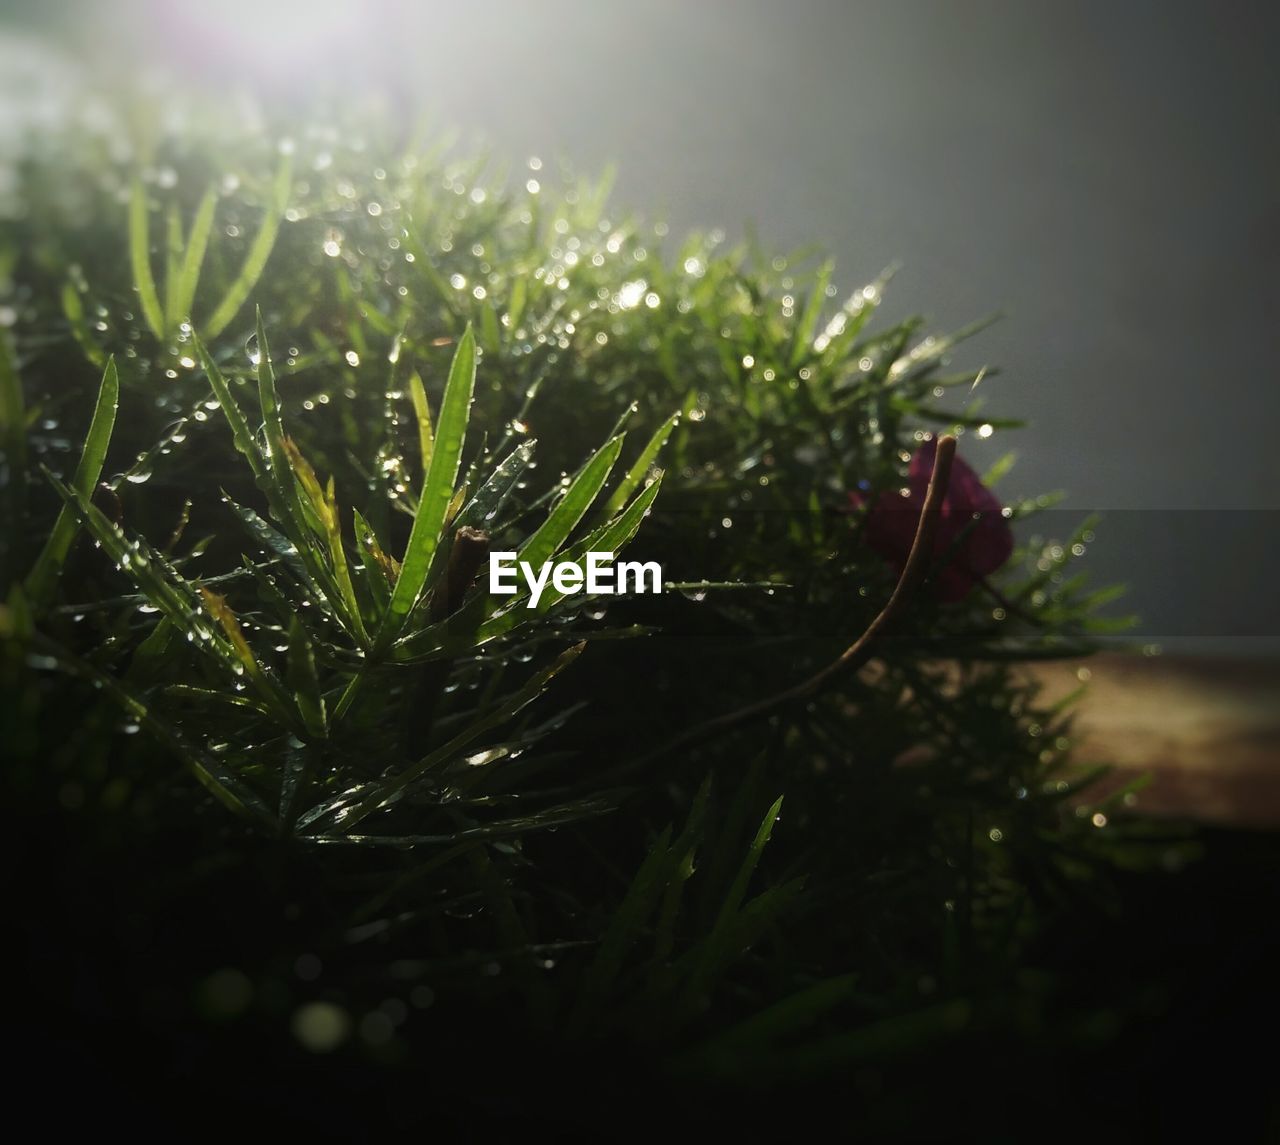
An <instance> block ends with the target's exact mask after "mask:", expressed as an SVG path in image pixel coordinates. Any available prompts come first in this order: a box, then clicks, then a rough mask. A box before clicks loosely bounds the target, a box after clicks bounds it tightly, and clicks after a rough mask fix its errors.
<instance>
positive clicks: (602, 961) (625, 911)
mask: <svg viewBox="0 0 1280 1145" xmlns="http://www.w3.org/2000/svg"><path fill="white" fill-rule="evenodd" d="M678 860H679V854H678V850H677V849H675V848H673V847H672V846H671V828H670V827H669V826H668V827H665V828H663V831H662V833H661V834H660V835H659V836H658V838H657V839H656V840H655V842H654V844H653V847H652V848H651V849H650V851H649V854H648V855H646V856H645V859H644V862H642V863H641V864H640V869H639V870H638V871H637V872H636V875H635V878H633V879H632V880H631V885H630V886H629V887H628V888H627V892H626V894H625V895H624V896H623V899H622V902H621V903H620V904H619V906H618V908H617V909H616V910H615V911H614V913H613V917H612V919H610V921H609V926H608V928H607V929H606V930H605V932H604V936H603V937H602V938H601V940H600V946H599V947H598V949H597V950H596V956H595V958H594V959H592V961H591V964H590V965H589V966H588V967H587V969H586V972H585V974H584V975H583V980H582V992H581V993H580V994H579V996H578V1002H577V1005H576V1006H575V1007H574V1013H573V1016H572V1018H571V1019H570V1023H569V1025H570V1029H571V1030H573V1031H574V1032H581V1030H582V1029H583V1028H584V1027H585V1025H586V1024H587V1022H588V1020H589V1019H590V1016H591V1014H592V1012H593V1011H595V1010H597V1009H599V1008H600V1006H601V1001H602V999H604V997H605V996H606V995H607V994H608V992H609V989H610V988H611V987H612V985H613V983H614V982H615V981H616V980H617V977H618V975H619V974H620V973H621V971H622V966H623V962H624V960H625V959H626V956H627V952H628V951H629V950H630V949H631V948H632V947H633V946H634V945H635V943H636V942H637V940H638V939H639V938H640V935H641V933H642V931H643V928H644V927H645V925H646V924H647V923H648V921H649V919H650V917H651V916H652V914H653V912H654V910H655V908H656V907H657V905H658V901H659V899H660V898H661V897H662V895H663V892H664V891H665V890H666V888H667V886H668V884H669V883H670V881H671V877H672V875H673V873H674V869H675V866H676V863H677V862H678Z"/></svg>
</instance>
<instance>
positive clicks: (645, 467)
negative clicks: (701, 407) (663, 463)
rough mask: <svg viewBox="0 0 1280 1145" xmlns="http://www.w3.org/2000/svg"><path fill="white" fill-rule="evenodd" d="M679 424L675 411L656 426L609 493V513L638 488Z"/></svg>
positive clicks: (623, 502)
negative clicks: (624, 473) (622, 476)
mask: <svg viewBox="0 0 1280 1145" xmlns="http://www.w3.org/2000/svg"><path fill="white" fill-rule="evenodd" d="M679 424H680V413H679V411H677V412H676V413H673V414H672V415H671V416H670V417H669V418H667V420H666V421H664V422H663V423H662V424H661V425H660V426H658V428H657V430H656V431H655V432H654V435H653V436H652V437H651V438H649V441H648V443H647V444H646V445H645V447H644V449H642V450H641V451H640V456H639V457H637V458H636V460H635V464H634V465H632V466H631V468H630V469H628V470H627V475H626V476H625V477H624V478H623V479H622V481H621V482H620V483H619V485H618V487H617V488H616V489H615V490H614V491H613V493H612V494H610V496H609V500H608V501H606V502H605V509H606V510H607V511H608V512H609V513H610V514H612V513H616V512H618V510H619V509H621V508H622V506H623V505H625V504H626V503H627V498H628V497H630V496H631V494H632V493H634V492H635V491H636V490H637V489H639V488H640V483H641V482H642V481H643V480H644V479H645V477H646V476H647V475H648V473H649V470H650V468H651V467H652V466H653V463H654V462H655V461H656V460H657V459H658V454H659V453H661V452H662V447H663V446H664V445H666V444H667V440H668V439H669V438H670V437H671V433H672V431H673V430H674V429H675V428H676V426H677V425H679Z"/></svg>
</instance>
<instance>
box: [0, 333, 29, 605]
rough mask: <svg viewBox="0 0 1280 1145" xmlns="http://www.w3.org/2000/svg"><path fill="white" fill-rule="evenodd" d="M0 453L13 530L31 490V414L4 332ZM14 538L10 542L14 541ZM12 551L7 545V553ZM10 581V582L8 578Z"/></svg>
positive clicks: (0, 364) (0, 345)
mask: <svg viewBox="0 0 1280 1145" xmlns="http://www.w3.org/2000/svg"><path fill="white" fill-rule="evenodd" d="M0 449H3V451H4V459H5V465H6V466H7V468H8V479H7V482H6V485H7V488H6V491H5V495H6V497H7V498H8V501H9V513H10V516H9V520H10V522H11V525H10V526H9V528H10V529H12V528H16V526H17V524H18V522H20V521H21V520H22V516H23V507H24V503H25V501H26V487H27V410H26V402H25V400H24V399H23V396H22V381H21V379H20V378H19V377H18V367H17V364H16V363H15V362H14V359H13V346H12V344H11V342H10V339H9V335H8V332H7V331H5V330H3V329H0ZM13 539H15V538H13V537H12V535H11V536H10V541H12V540H13ZM7 551H8V549H7V545H6V552H7ZM5 579H6V581H7V580H8V578H7V577H6V578H5Z"/></svg>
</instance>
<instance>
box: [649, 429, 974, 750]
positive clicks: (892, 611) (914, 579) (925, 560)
mask: <svg viewBox="0 0 1280 1145" xmlns="http://www.w3.org/2000/svg"><path fill="white" fill-rule="evenodd" d="M955 452H956V439H955V438H954V437H952V436H951V435H950V434H946V435H944V436H942V437H939V438H938V449H937V453H936V454H935V456H934V460H933V473H932V474H931V475H930V477H929V488H928V491H927V492H926V493H925V498H924V507H923V508H922V509H921V511H920V520H919V522H918V523H917V524H916V535H915V539H914V540H913V541H912V542H911V551H910V553H908V555H907V560H906V563H905V564H904V565H903V566H902V572H901V574H899V576H898V583H897V584H896V585H895V586H894V589H893V592H892V594H891V595H890V597H889V599H888V600H887V601H886V602H885V606H884V607H883V608H882V609H881V610H880V612H879V613H878V614H877V616H876V618H875V619H874V620H873V621H872V622H871V623H870V624H868V625H867V627H866V629H865V631H864V632H863V633H862V635H861V636H859V637H858V639H857V640H855V641H854V642H853V643H852V644H850V645H849V647H848V648H846V649H845V650H844V651H843V652H842V653H840V655H839V656H837V657H836V658H835V659H834V660H833V661H832V662H831V663H830V664H828V665H826V666H825V667H824V668H821V669H819V670H818V671H817V672H815V673H814V674H813V675H812V676H810V677H808V679H805V680H802V681H801V682H800V683H798V684H794V685H793V686H791V687H790V688H786V689H784V690H783V691H781V692H777V693H775V694H774V695H772V696H766V697H765V698H764V699H763V700H757V701H756V702H755V703H751V704H748V705H746V706H745V707H742V708H738V709H736V710H735V711H732V712H726V713H725V714H724V715H722V716H716V717H715V718H714V719H711V720H707V721H705V722H704V723H701V724H696V725H694V726H693V727H692V728H689V729H688V730H687V731H684V732H682V733H681V734H680V735H678V736H676V737H675V738H674V739H673V740H670V741H669V742H668V743H667V744H665V745H664V746H663V747H662V748H661V749H660V751H659V752H655V753H653V755H657V754H666V753H667V752H669V751H673V750H675V749H676V748H680V747H685V746H687V745H688V744H690V743H693V742H695V741H697V740H700V739H702V738H703V737H705V736H707V735H710V734H711V733H713V732H718V731H723V730H724V729H725V728H730V727H733V726H734V725H735V724H740V723H743V722H745V721H747V720H751V719H755V718H756V717H758V716H763V715H767V714H768V713H770V712H772V711H773V710H774V709H775V708H778V707H781V706H782V705H783V704H788V703H791V702H792V701H794V700H802V699H805V698H807V697H808V696H811V695H812V694H813V693H814V692H816V691H817V690H818V689H819V688H821V687H822V686H823V685H824V684H826V683H827V682H828V681H829V680H831V679H832V678H833V677H835V676H837V675H839V674H840V673H842V672H850V671H854V670H855V669H857V668H860V667H862V665H863V664H865V663H866V662H867V661H868V660H869V659H871V656H872V654H873V651H874V644H875V641H876V638H877V637H878V636H879V635H880V634H881V633H882V632H883V631H884V630H885V629H886V628H887V627H888V626H889V625H890V624H892V623H893V622H894V620H896V619H897V617H898V615H899V614H900V613H901V612H902V611H903V609H904V608H905V607H906V605H907V602H908V601H909V600H910V599H911V597H912V595H913V594H914V593H915V590H916V588H917V587H919V584H920V581H921V580H922V579H923V578H924V574H925V572H926V570H927V569H928V567H929V559H930V557H931V556H932V555H933V545H934V539H935V538H936V537H937V535H938V524H939V522H940V521H941V519H942V503H943V501H944V499H945V498H946V495H947V487H948V485H949V484H950V481H951V461H952V459H953V458H954V457H955ZM646 758H651V757H646Z"/></svg>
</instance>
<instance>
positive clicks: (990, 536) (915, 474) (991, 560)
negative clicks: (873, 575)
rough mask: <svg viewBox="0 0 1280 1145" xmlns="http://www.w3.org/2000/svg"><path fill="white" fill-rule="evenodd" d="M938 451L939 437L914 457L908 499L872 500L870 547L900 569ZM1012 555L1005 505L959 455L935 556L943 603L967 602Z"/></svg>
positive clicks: (936, 586)
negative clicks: (972, 593) (980, 584)
mask: <svg viewBox="0 0 1280 1145" xmlns="http://www.w3.org/2000/svg"><path fill="white" fill-rule="evenodd" d="M937 453H938V442H937V439H936V438H932V437H931V438H930V439H929V440H928V441H925V442H923V443H922V444H921V445H920V447H919V448H918V449H917V450H916V451H915V453H914V454H913V455H912V457H911V464H910V466H909V468H908V470H907V488H908V491H909V492H908V495H907V496H905V497H903V496H899V495H895V494H887V493H882V494H880V495H878V496H876V497H875V498H874V499H872V500H871V501H870V504H871V508H870V510H869V511H868V514H867V525H866V529H867V531H866V538H867V544H868V545H869V546H870V547H871V548H872V549H874V550H875V551H876V552H877V553H879V554H880V555H881V556H882V557H884V558H885V559H886V560H887V561H889V562H890V563H891V564H892V565H894V566H895V567H896V568H897V569H898V570H899V571H901V570H902V568H903V566H904V565H905V564H906V562H907V556H908V555H909V554H910V552H911V545H912V543H913V541H914V540H915V535H916V528H917V526H918V524H919V520H920V513H921V511H922V510H923V508H924V501H925V494H926V492H927V491H928V488H929V478H930V477H931V476H932V474H933V466H934V461H935V458H936V457H937ZM849 501H850V504H851V505H852V506H853V507H855V508H859V507H861V506H863V505H865V504H866V503H867V501H868V498H866V497H864V496H863V495H862V494H861V493H856V492H854V493H850V494H849ZM1012 554H1013V531H1012V530H1011V529H1010V528H1009V523H1008V521H1007V520H1005V518H1004V514H1003V510H1002V507H1001V505H1000V501H999V500H998V499H997V498H996V496H995V494H994V493H992V492H991V490H990V489H988V488H987V487H986V486H985V485H983V484H982V479H981V478H980V477H979V476H978V474H977V473H975V472H974V470H973V468H972V467H971V466H970V465H969V464H968V463H967V462H965V461H964V460H962V459H961V458H959V457H956V458H955V459H954V460H953V461H952V465H951V480H950V483H949V484H948V487H947V494H946V497H945V498H944V499H943V502H942V511H941V519H940V520H939V522H938V531H937V535H936V537H935V539H934V545H933V556H934V558H935V560H937V561H938V562H939V564H938V566H937V567H935V568H934V570H933V571H932V573H931V576H930V581H931V583H932V585H933V591H934V592H935V594H936V595H937V597H938V598H939V599H940V600H943V601H957V600H962V599H963V598H964V597H965V596H967V595H968V594H969V592H970V590H971V589H972V588H973V586H974V585H975V584H976V583H977V582H978V581H979V580H980V579H981V578H982V577H984V576H987V575H989V574H991V573H993V572H995V571H996V570H997V569H999V568H1000V567H1001V566H1002V565H1004V564H1005V562H1006V561H1008V559H1009V557H1010V556H1012Z"/></svg>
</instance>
